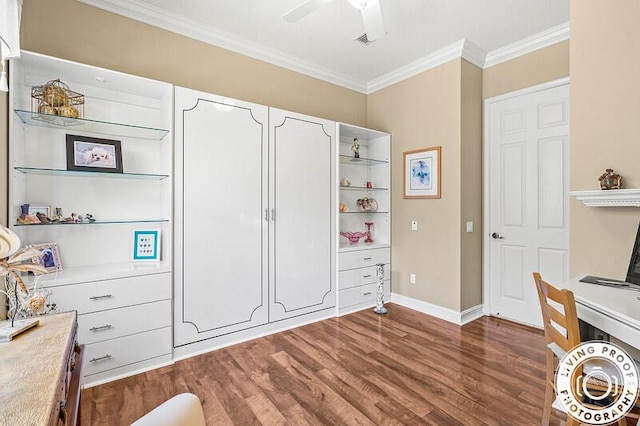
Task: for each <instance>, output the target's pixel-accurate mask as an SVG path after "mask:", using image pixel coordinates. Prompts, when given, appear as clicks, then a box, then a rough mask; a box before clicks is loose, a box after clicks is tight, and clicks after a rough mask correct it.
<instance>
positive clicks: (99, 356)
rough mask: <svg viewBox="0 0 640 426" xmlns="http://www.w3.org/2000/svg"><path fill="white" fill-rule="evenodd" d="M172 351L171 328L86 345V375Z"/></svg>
mask: <svg viewBox="0 0 640 426" xmlns="http://www.w3.org/2000/svg"><path fill="white" fill-rule="evenodd" d="M170 353H171V328H170V327H165V328H161V329H158V330H152V331H147V332H145V333H139V334H133V335H130V336H124V337H120V338H118V339H111V340H106V341H104V342H98V343H92V344H88V345H85V355H84V361H85V367H84V376H85V377H86V376H90V375H92V374H96V373H100V372H102V371H107V370H111V369H114V368H118V367H121V366H123V365H129V364H133V363H135V362H140V361H144V360H147V359H151V358H155V357H158V356H161V355H166V354H170Z"/></svg>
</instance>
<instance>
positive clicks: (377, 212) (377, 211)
mask: <svg viewBox="0 0 640 426" xmlns="http://www.w3.org/2000/svg"><path fill="white" fill-rule="evenodd" d="M340 214H389V212H383V211H380V210H376V211H368V212H360V211H357V212H340Z"/></svg>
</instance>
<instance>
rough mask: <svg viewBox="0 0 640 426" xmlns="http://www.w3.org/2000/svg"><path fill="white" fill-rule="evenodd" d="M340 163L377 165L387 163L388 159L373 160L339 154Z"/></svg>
mask: <svg viewBox="0 0 640 426" xmlns="http://www.w3.org/2000/svg"><path fill="white" fill-rule="evenodd" d="M340 163H341V164H351V165H354V166H377V165H380V164H389V162H388V161H385V160H374V159H373V158H364V157H360V158H353V157H352V156H350V155H341V156H340Z"/></svg>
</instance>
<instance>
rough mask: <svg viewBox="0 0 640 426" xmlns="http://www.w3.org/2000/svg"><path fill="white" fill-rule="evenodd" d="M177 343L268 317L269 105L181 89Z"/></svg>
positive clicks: (178, 106)
mask: <svg viewBox="0 0 640 426" xmlns="http://www.w3.org/2000/svg"><path fill="white" fill-rule="evenodd" d="M175 121H176V127H175V131H176V133H175V134H176V151H175V161H176V163H175V169H176V179H175V182H176V187H175V210H176V211H175V219H176V221H175V223H176V229H175V230H176V246H175V269H174V270H175V277H174V278H175V279H174V286H175V291H174V297H175V308H174V309H175V313H174V330H175V331H174V345H175V346H176V347H177V346H181V345H185V344H188V343H192V342H196V341H200V340H204V339H208V338H212V337H216V336H220V335H222V334H227V333H230V332H234V331H238V330H244V329H248V328H251V327H255V326H258V325H261V324H264V323H266V322H267V320H268V318H267V316H268V306H267V305H268V303H267V295H268V272H267V267H268V257H267V250H268V242H267V241H268V240H267V238H268V228H267V221H266V220H265V212H266V209H267V203H268V196H267V188H268V184H267V178H268V170H267V164H266V160H267V158H268V156H267V150H268V129H267V126H268V124H267V123H268V109H267V107H264V106H261V105H255V104H250V103H247V102H241V101H237V100H232V99H227V98H223V97H219V96H214V95H210V94H206V93H201V92H196V91H193V90H189V89H183V88H179V87H176V89H175Z"/></svg>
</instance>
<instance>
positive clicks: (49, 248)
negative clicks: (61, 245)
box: [28, 243, 62, 273]
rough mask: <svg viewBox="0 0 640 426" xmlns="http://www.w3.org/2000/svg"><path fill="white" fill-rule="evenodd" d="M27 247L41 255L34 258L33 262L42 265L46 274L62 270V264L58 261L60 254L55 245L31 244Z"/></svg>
mask: <svg viewBox="0 0 640 426" xmlns="http://www.w3.org/2000/svg"><path fill="white" fill-rule="evenodd" d="M28 247H29V248H33V249H36V250H38V251H39V252H40V253H42V256H40V257H37V258H35V259H34V260H33V262H34V263H39V264H40V265H42V266H43V267H44V269H46V270H47V273H52V272H58V271H61V270H62V262H61V261H60V253H59V252H58V245H57V244H56V243H42V244H32V245H30V246H28Z"/></svg>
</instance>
